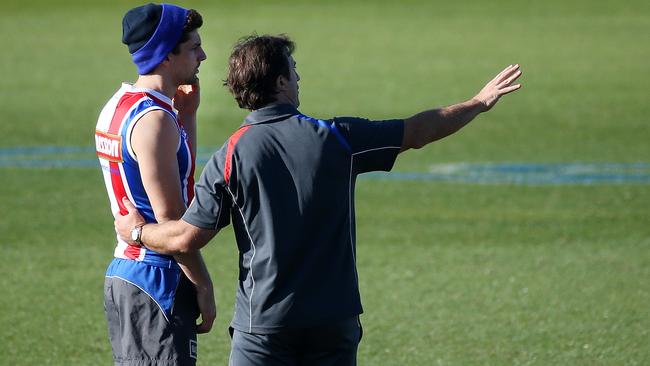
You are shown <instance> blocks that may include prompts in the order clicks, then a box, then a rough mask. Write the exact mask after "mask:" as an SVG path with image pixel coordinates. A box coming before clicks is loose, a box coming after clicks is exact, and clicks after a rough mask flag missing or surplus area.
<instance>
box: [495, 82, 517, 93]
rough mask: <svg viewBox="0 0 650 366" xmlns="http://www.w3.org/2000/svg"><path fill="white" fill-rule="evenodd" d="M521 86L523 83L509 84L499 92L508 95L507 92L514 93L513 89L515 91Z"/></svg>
mask: <svg viewBox="0 0 650 366" xmlns="http://www.w3.org/2000/svg"><path fill="white" fill-rule="evenodd" d="M519 88H521V84H515V85H511V86H509V87H506V88H503V89H501V90H500V91H499V93H500V94H501V95H506V94H508V93H512V92H513V91H515V90H517V89H519Z"/></svg>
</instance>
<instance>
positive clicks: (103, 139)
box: [95, 83, 194, 267]
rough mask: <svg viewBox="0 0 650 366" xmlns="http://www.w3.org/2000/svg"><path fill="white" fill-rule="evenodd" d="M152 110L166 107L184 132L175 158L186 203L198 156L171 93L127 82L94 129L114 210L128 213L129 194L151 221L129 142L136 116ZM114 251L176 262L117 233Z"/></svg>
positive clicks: (119, 254) (162, 262) (118, 255)
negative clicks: (173, 105) (179, 118)
mask: <svg viewBox="0 0 650 366" xmlns="http://www.w3.org/2000/svg"><path fill="white" fill-rule="evenodd" d="M153 110H163V111H165V112H167V113H168V114H169V115H170V116H172V118H173V119H174V121H175V122H176V127H177V128H178V131H179V135H180V138H179V141H178V148H177V153H176V158H177V160H178V167H179V173H180V184H181V192H182V194H183V200H184V201H185V205H186V206H187V205H189V202H190V201H191V200H192V198H193V196H194V156H193V155H192V150H191V149H190V144H189V141H188V139H187V134H186V133H185V131H184V130H183V127H182V125H181V124H180V123H179V122H178V119H177V115H176V111H175V110H174V109H173V107H172V101H171V100H170V99H169V98H168V97H167V96H165V95H163V94H161V93H159V92H156V91H154V90H150V89H142V88H136V87H134V86H133V85H131V84H126V83H124V84H122V87H121V88H120V89H119V90H118V91H117V92H116V93H115V94H114V95H113V97H112V98H111V99H110V100H109V101H108V103H107V104H106V105H105V106H104V108H103V109H102V112H101V113H100V115H99V119H98V121H97V126H96V129H95V145H96V151H97V156H98V158H99V163H100V165H101V168H102V172H103V176H104V183H105V184H106V191H107V192H108V198H109V200H110V204H111V212H113V213H114V214H115V213H116V212H118V211H119V212H120V213H122V214H126V213H127V210H126V208H125V207H124V205H123V204H122V198H123V197H125V196H126V197H128V199H129V201H131V202H133V204H134V205H135V207H136V208H137V209H138V211H139V212H140V214H141V215H142V216H143V217H144V219H145V221H146V222H147V223H155V222H156V219H155V217H154V212H153V208H152V207H151V202H150V201H149V197H148V196H147V193H146V192H145V190H144V186H143V184H142V179H141V176H140V169H139V167H138V161H137V157H136V156H135V154H134V152H133V149H132V147H131V133H132V132H133V127H134V126H135V125H136V123H137V122H138V120H139V119H140V118H141V117H142V116H144V115H145V114H146V113H147V112H151V111H153ZM114 256H115V258H122V259H131V260H135V261H141V262H145V263H149V264H152V265H158V266H165V267H167V266H169V265H171V263H170V262H173V257H171V256H166V255H161V254H158V253H156V252H154V251H152V250H150V249H147V248H144V247H135V246H130V245H128V244H127V243H126V242H124V241H123V240H121V239H120V238H119V237H117V245H116V247H115V252H114Z"/></svg>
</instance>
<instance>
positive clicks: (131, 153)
mask: <svg viewBox="0 0 650 366" xmlns="http://www.w3.org/2000/svg"><path fill="white" fill-rule="evenodd" d="M155 110H161V111H163V112H165V113H167V114H169V115H170V116H171V117H172V120H174V127H176V131H178V144H177V145H176V151H177V152H178V150H179V149H180V148H181V143H182V140H183V133H182V131H181V129H180V127H179V126H178V122H177V121H176V116H175V115H174V114H173V113H172V112H170V111H168V110H166V109H165V108H162V107H159V106H152V107H149V108H147V109H145V110H143V111H142V112H140V113H138V114H137V115H135V116H134V117H133V121H132V122H131V123H130V124H129V127H128V128H127V130H126V149H127V152H128V153H129V156H130V157H131V159H133V160H134V161H136V162H137V161H138V157H137V156H136V155H135V151H133V146H131V135H133V128H134V127H135V125H136V124H137V123H138V122H140V119H142V117H144V115H145V114H147V113H149V112H151V111H155Z"/></svg>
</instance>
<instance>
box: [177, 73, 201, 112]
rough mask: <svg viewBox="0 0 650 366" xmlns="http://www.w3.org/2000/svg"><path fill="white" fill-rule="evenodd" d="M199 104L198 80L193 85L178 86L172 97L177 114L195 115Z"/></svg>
mask: <svg viewBox="0 0 650 366" xmlns="http://www.w3.org/2000/svg"><path fill="white" fill-rule="evenodd" d="M200 103H201V87H200V86H199V80H198V79H197V80H196V84H193V85H180V86H179V87H178V89H176V95H174V108H176V110H177V111H178V114H184V115H192V114H196V111H197V109H199V104H200Z"/></svg>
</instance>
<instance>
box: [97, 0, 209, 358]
mask: <svg viewBox="0 0 650 366" xmlns="http://www.w3.org/2000/svg"><path fill="white" fill-rule="evenodd" d="M202 23H203V20H202V17H201V15H200V14H199V13H198V12H197V11H196V10H193V9H190V10H188V9H184V8H181V7H178V6H175V5H170V4H162V5H157V4H147V5H143V6H139V7H136V8H133V9H131V10H129V11H128V12H127V13H126V14H125V15H124V18H123V20H122V30H123V37H122V42H123V43H124V44H125V45H127V46H128V49H129V52H130V53H131V56H132V59H133V62H134V63H135V65H136V66H137V70H138V74H139V76H138V79H137V81H136V82H135V84H128V83H123V84H122V86H121V88H120V89H119V90H118V91H117V92H116V93H115V94H114V95H113V97H112V98H111V99H110V100H109V101H108V103H107V104H106V106H105V107H104V108H103V110H102V112H101V114H100V116H99V119H98V121H97V127H96V131H95V141H96V145H97V155H98V157H99V161H100V164H101V167H102V171H103V176H104V181H105V184H106V189H107V193H108V197H109V200H110V203H111V209H112V211H113V212H114V213H115V214H116V215H119V213H121V214H126V213H127V210H126V208H125V207H124V205H123V204H122V198H128V199H129V200H131V202H134V204H135V208H133V206H130V207H132V209H134V210H135V212H138V213H139V214H140V215H142V220H143V222H148V223H162V222H166V221H170V220H177V219H179V218H180V217H181V216H182V215H183V213H184V212H185V209H186V207H187V205H188V204H189V202H190V201H191V200H192V198H193V196H194V178H193V174H194V163H195V158H194V157H195V156H196V154H195V152H196V111H197V108H198V106H199V102H200V91H199V82H198V78H197V73H198V68H199V65H200V64H201V62H202V61H204V60H205V59H206V55H205V52H203V49H202V47H201V38H200V36H199V34H198V28H199V27H201V25H202ZM118 211H119V213H117V212H118ZM172 255H174V256H173V257H172ZM104 309H105V313H106V319H107V322H108V331H109V338H110V341H111V346H112V350H113V357H114V361H115V364H116V365H125V366H126V365H170V366H171V365H195V364H196V359H197V351H198V350H197V336H196V335H197V333H205V332H208V331H209V330H210V328H211V327H212V324H213V322H214V319H215V316H216V306H215V301H214V292H213V288H212V282H211V279H210V275H209V273H208V271H207V269H206V266H205V263H204V262H203V259H202V257H201V254H200V252H199V251H198V250H196V251H191V252H186V253H170V254H167V253H166V252H165V253H163V252H157V251H155V250H151V249H147V248H144V247H134V246H130V245H128V244H127V242H125V241H124V240H121V239H119V238H118V242H117V245H116V248H115V251H114V258H113V260H112V262H111V263H110V265H109V267H108V269H107V271H106V278H105V284H104ZM199 315H201V323H200V324H199V325H198V326H197V324H196V322H197V318H198V316H199Z"/></svg>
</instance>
